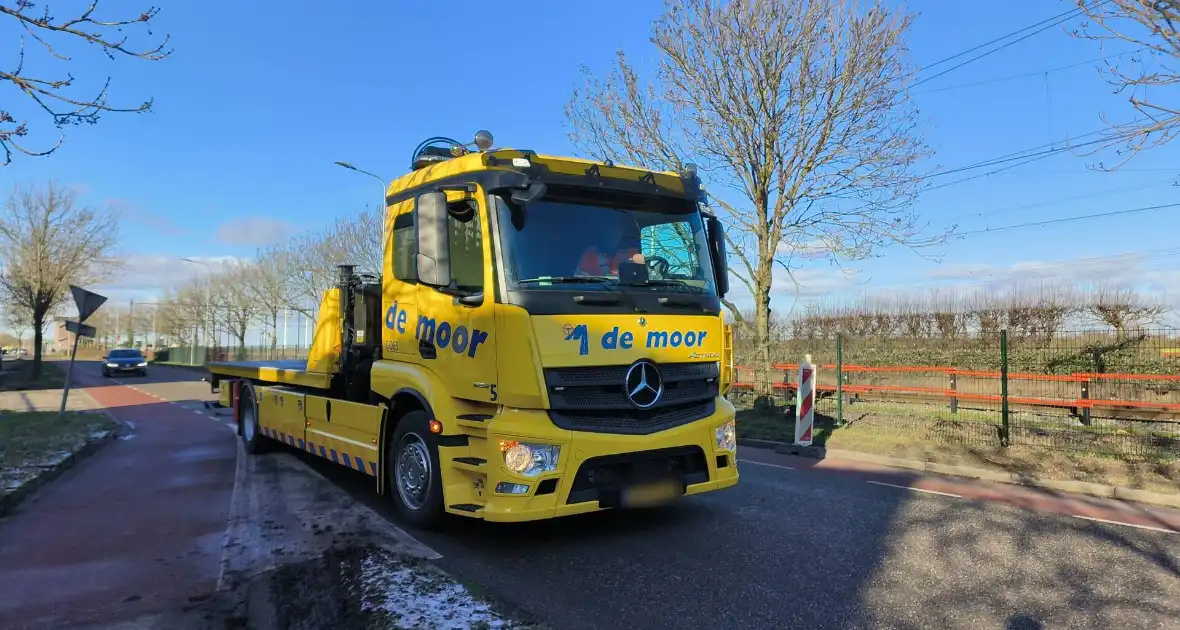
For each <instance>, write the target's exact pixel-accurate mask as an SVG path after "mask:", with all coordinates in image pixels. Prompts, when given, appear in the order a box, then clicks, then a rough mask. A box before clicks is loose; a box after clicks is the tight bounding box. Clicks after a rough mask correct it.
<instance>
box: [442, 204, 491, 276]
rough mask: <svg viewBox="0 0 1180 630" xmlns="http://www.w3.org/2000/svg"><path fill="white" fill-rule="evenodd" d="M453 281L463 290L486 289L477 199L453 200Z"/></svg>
mask: <svg viewBox="0 0 1180 630" xmlns="http://www.w3.org/2000/svg"><path fill="white" fill-rule="evenodd" d="M448 209H449V210H450V221H449V223H450V239H449V240H450V250H451V251H450V253H451V278H452V281H451V285H452V287H454V288H455V289H458V290H460V291H470V292H473V293H475V292H479V291H481V290H483V237H482V235H481V234H480V226H479V212H478V211H477V210H476V206H475V202H473V201H463V202H458V203H455V204H451V206H450V207H449V208H448Z"/></svg>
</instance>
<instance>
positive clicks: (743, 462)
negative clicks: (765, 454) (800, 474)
mask: <svg viewBox="0 0 1180 630" xmlns="http://www.w3.org/2000/svg"><path fill="white" fill-rule="evenodd" d="M738 462H740V463H742V464H754V465H755V466H766V467H768V468H781V469H783V470H795V469H794V468H791V467H790V466H783V465H782V464H768V463H766V462H756V461H754V460H752V459H739V460H738Z"/></svg>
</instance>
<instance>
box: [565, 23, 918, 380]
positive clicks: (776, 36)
mask: <svg viewBox="0 0 1180 630" xmlns="http://www.w3.org/2000/svg"><path fill="white" fill-rule="evenodd" d="M911 21H912V16H911V15H909V14H908V13H905V12H902V11H898V10H894V9H891V8H888V7H886V6H884V5H883V4H882V3H881V2H880V1H873V2H871V4H870V5H869V6H868V7H867V8H866V7H865V6H862V3H860V2H858V1H857V0H765V1H760V2H748V1H739V0H732V1H731V2H724V1H722V0H686V1H684V2H677V1H675V0H666V4H665V9H664V13H663V15H662V16H661V18H660V19H659V20H658V21H657V22H656V23H655V25H654V29H653V33H652V38H651V41H652V43H654V44H655V46H656V48H657V49H658V50H659V53H660V56H659V62H658V70H657V72H656V76H655V78H654V80H653V81H652V82H650V83H645V82H644V81H642V80H641V78H640V76H639V74H638V73H637V71H636V70H635V68H634V67H633V66H632V65H631V64H630V63H629V62H628V60H627V58H626V56H625V55H624V54H623V52H621V51H620V52H619V54H618V65H617V67H616V68H615V69H614V71H613V72H611V73H610V74H609V75H607V76H606V78H605V79H601V80H600V79H595V78H593V77H589V78H588V79H587V83H586V86H585V87H584V88H583V89H581V90H578V91H576V92H575V93H574V94H573V97H572V98H571V99H570V101H569V104H568V106H567V116H568V118H569V119H570V121H571V123H572V126H573V131H572V133H571V139H572V140H573V142H574V143H575V144H576V145H577V146H578V147H579V148H580V149H581V150H583V151H585V152H588V153H590V154H592V155H594V156H595V157H598V158H600V159H608V158H609V159H612V160H627V161H630V162H633V163H635V162H638V163H639V164H642V165H644V166H646V167H649V168H660V169H665V170H680V169H681V168H682V167H683V165H684V164H685V163H688V162H692V163H695V164H697V165H698V167H699V168H701V169H702V171H703V172H705V173H707V175H708V177H709V178H711V179H712V180H714V181H716V182H717V183H719V184H721V185H723V186H725V187H726V188H728V189H729V190H731V191H733V192H734V193H735V195H736V197H735V199H736V200H735V201H733V202H726V201H724V200H720V199H717V200H716V201H717V203H719V205H720V206H721V208H722V209H723V210H724V211H725V213H726V214H727V215H728V219H729V224H730V232H729V237H730V244H731V248H730V249H731V253H732V255H733V256H734V257H735V258H736V259H737V261H738V265H737V271H736V272H735V275H736V277H737V278H738V280H740V281H741V282H742V284H743V285H745V287H746V288H747V289H748V290H749V291H750V293H751V295H752V296H753V298H754V304H755V309H754V316H755V328H756V335H757V338H758V344H759V346H760V355H761V356H760V364H761V367H763V368H764V369H765V368H768V366H769V365H770V354H769V341H770V292H771V288H772V282H773V271H774V266H775V265H776V264H777V265H781V266H782V267H783V268H785V269H786V270H787V272H788V273H790V272H791V271H792V270H793V265H794V262H793V259H792V256H791V252H793V251H797V250H799V249H800V248H803V247H804V246H806V247H807V248H809V249H811V250H814V249H816V248H815V247H813V244H814V243H822V249H823V250H824V251H825V252H826V254H827V255H828V256H829V257H830V258H831V259H832V260H834V261H842V260H857V259H863V258H865V257H867V256H869V255H870V254H871V253H872V252H873V251H874V250H876V249H877V248H878V247H880V246H883V245H888V244H891V243H901V244H905V245H911V246H913V245H922V244H927V243H933V242H936V241H937V240H938V239H937V238H936V239H923V238H921V234H922V232H923V228H924V226H923V225H920V223H919V221H918V217H917V216H916V215H915V214H914V213H913V212H912V211H911V210H910V203H909V202H910V201H912V200H913V198H914V196H915V195H916V193H917V189H918V183H919V180H918V178H917V177H916V176H914V175H912V174H911V173H910V171H911V167H912V166H913V165H914V163H915V162H916V161H918V160H919V159H920V158H922V157H924V156H926V155H928V153H929V151H928V149H927V147H926V146H925V145H924V144H923V142H922V141H921V140H920V138H919V137H918V135H917V124H918V118H917V115H916V114H917V112H916V110H915V108H914V107H913V105H912V104H911V103H910V101H909V99H908V98H907V95H906V86H907V85H908V84H909V83H910V82H911V77H912V74H913V69H912V68H911V67H910V66H909V65H908V64H907V63H906V62H905V61H904V55H905V53H906V47H905V42H904V38H905V35H906V33H907V32H908V30H909V27H910V24H911ZM727 306H729V308H730V310H731V311H732V312H733V313H734V315H735V317H740V312H738V311H737V310H736V309H735V308H734V307H733V306H732V305H731V304H727Z"/></svg>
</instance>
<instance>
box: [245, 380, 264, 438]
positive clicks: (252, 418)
mask: <svg viewBox="0 0 1180 630" xmlns="http://www.w3.org/2000/svg"><path fill="white" fill-rule="evenodd" d="M238 432H239V433H241V435H242V444H243V445H244V446H245V447H246V452H247V453H249V454H251V455H258V454H260V453H264V452H266V437H264V436H263V435H262V425H260V424H259V423H258V404H257V403H256V402H255V398H254V388H253V387H252V386H251V385H250V384H249V383H242V386H241V389H240V390H239V392H238Z"/></svg>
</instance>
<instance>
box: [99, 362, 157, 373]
mask: <svg viewBox="0 0 1180 630" xmlns="http://www.w3.org/2000/svg"><path fill="white" fill-rule="evenodd" d="M102 369H103V370H105V371H107V372H143V371H145V370H147V366H146V365H137V364H135V363H131V364H129V365H107V364H105V363H104V364H103V366H102Z"/></svg>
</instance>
